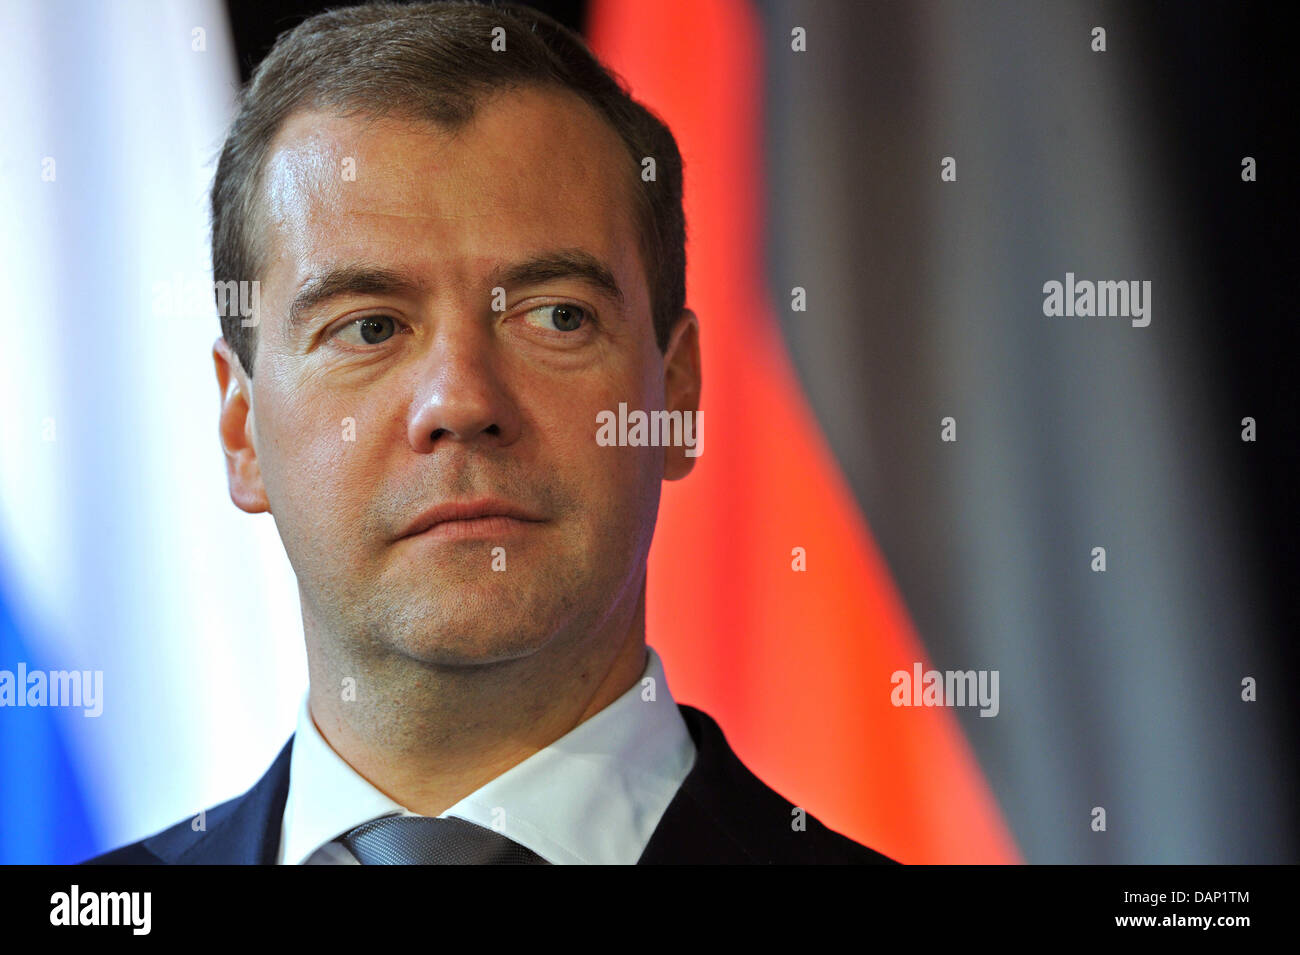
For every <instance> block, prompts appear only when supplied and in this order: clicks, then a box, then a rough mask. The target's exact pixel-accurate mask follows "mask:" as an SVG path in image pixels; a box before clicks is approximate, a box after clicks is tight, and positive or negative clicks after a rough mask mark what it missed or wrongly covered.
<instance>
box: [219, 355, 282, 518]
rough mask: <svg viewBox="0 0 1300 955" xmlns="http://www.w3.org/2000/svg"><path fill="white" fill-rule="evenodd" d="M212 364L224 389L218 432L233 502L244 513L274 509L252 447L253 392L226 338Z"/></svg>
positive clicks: (255, 451) (222, 391)
mask: <svg viewBox="0 0 1300 955" xmlns="http://www.w3.org/2000/svg"><path fill="white" fill-rule="evenodd" d="M212 360H213V362H214V363H215V364H216V366H217V385H218V387H219V388H220V389H221V414H220V416H219V418H218V424H217V430H218V433H219V434H220V436H221V450H222V451H223V452H225V455H226V478H227V480H228V482H229V484H230V499H231V500H232V501H234V502H235V506H236V507H238V508H239V509H240V510H241V511H247V512H248V513H250V514H259V513H262V512H263V511H269V510H270V509H271V505H270V502H269V501H267V499H266V488H265V487H263V486H262V469H261V467H260V466H259V465H258V463H257V448H256V447H254V445H253V411H252V408H250V407H249V398H250V397H251V395H252V389H251V387H250V382H249V380H248V376H247V375H245V374H244V367H243V365H242V364H240V361H239V357H238V356H237V355H236V354H235V353H234V352H233V351H231V348H230V346H229V345H228V344H227V343H226V340H225V339H224V338H220V337H219V338H217V340H216V342H215V343H213V345H212Z"/></svg>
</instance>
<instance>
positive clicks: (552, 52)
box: [212, 2, 686, 376]
mask: <svg viewBox="0 0 1300 955" xmlns="http://www.w3.org/2000/svg"><path fill="white" fill-rule="evenodd" d="M498 27H500V28H503V29H504V31H505V39H506V48H505V49H506V52H496V51H494V50H493V49H492V40H493V38H494V36H499V35H500V34H497V33H494V31H495V30H496V28H498ZM528 86H548V87H559V88H562V89H567V90H571V91H572V92H574V93H576V94H578V95H579V96H581V97H582V98H583V99H584V100H586V101H587V102H588V103H590V104H591V105H592V106H593V107H595V108H596V110H597V111H598V112H599V113H600V114H601V115H602V116H603V117H604V118H605V119H606V120H607V121H608V122H609V124H610V125H611V126H612V127H613V128H614V129H615V130H616V131H617V132H618V134H619V136H620V138H621V139H622V140H623V142H624V144H625V145H626V146H627V150H628V154H629V167H628V168H629V170H630V171H631V172H634V173H635V174H636V180H635V181H636V182H638V183H640V184H641V185H642V186H643V187H644V188H641V189H638V190H636V199H635V200H634V205H635V209H636V219H637V225H638V228H639V233H640V250H641V256H642V260H643V262H644V265H645V269H646V281H647V285H648V288H649V292H650V302H651V312H652V317H653V321H654V329H655V339H656V341H657V342H658V345H659V350H660V351H661V352H662V351H664V350H665V349H666V348H667V345H668V336H669V333H670V331H671V329H672V326H673V324H674V322H675V321H676V319H677V316H678V315H679V314H680V313H681V311H682V309H683V308H685V304H686V217H685V213H684V212H683V209H682V157H681V153H680V152H679V151H678V149H677V143H676V141H675V140H674V139H673V135H672V133H671V132H670V131H669V129H668V127H667V126H666V125H665V124H664V123H663V122H662V121H661V120H660V119H659V118H658V117H656V116H655V115H654V114H653V113H652V112H650V110H648V109H646V107H644V106H642V105H641V104H640V103H638V102H637V101H636V100H634V99H633V98H632V97H631V95H630V94H629V93H628V91H627V89H626V88H625V85H624V83H623V81H622V80H621V79H620V78H619V77H618V76H617V75H615V74H613V73H611V72H610V71H609V70H607V69H605V67H604V66H602V65H601V64H600V62H599V61H598V60H597V59H596V58H595V57H594V56H593V55H592V54H591V51H590V50H588V49H587V47H586V45H585V44H584V43H583V42H582V40H581V39H580V38H579V37H578V36H577V35H576V34H574V33H573V32H572V31H570V30H568V29H567V28H565V27H564V26H562V25H561V24H559V23H557V22H555V21H554V20H553V19H551V18H550V17H548V16H546V15H545V14H543V13H541V12H539V11H537V10H533V9H530V8H528V7H523V6H517V5H514V4H504V5H500V6H484V5H481V4H479V3H472V2H455V3H419V4H412V5H409V6H406V5H398V4H393V3H375V4H368V5H364V6H356V7H345V8H343V9H338V10H330V11H327V12H325V13H321V14H317V15H316V16H314V17H312V18H310V19H308V20H305V21H303V22H302V23H301V24H299V25H298V26H297V27H295V28H294V29H292V30H290V31H288V32H287V33H284V34H283V35H281V36H280V37H279V38H278V39H277V40H276V42H275V46H274V47H272V48H271V52H270V53H268V54H267V56H266V58H265V59H264V60H263V61H262V63H261V64H260V65H259V66H258V68H257V70H256V72H254V74H253V76H252V78H251V79H250V80H249V82H248V85H247V86H246V87H245V88H244V90H243V93H242V94H241V97H240V102H239V112H238V115H237V116H236V117H235V121H234V123H233V124H232V126H231V128H230V132H229V134H228V135H227V137H226V141H225V145H224V146H223V147H222V150H221V157H220V159H219V161H218V163H217V172H216V177H215V179H214V180H213V183H212V273H213V279H214V281H215V282H216V283H217V286H216V288H217V290H218V305H220V297H221V296H220V290H221V289H222V287H223V285H225V283H228V282H239V281H248V280H251V279H255V278H256V277H257V276H258V275H259V274H260V271H261V268H262V264H263V261H264V259H263V255H262V253H263V251H264V250H263V248H262V242H261V237H260V235H259V234H258V233H257V230H256V228H255V226H256V223H257V222H258V221H259V211H260V210H259V202H260V192H261V185H262V175H263V169H264V166H265V162H266V157H267V154H268V153H269V151H270V146H271V143H272V141H273V140H274V138H275V136H276V134H277V133H278V132H279V130H280V128H281V127H282V125H283V124H284V122H285V120H286V119H287V118H288V117H289V116H290V115H291V114H292V113H294V112H296V111H298V110H302V109H332V110H336V111H340V112H342V113H344V114H345V115H351V114H354V113H359V114H363V115H368V116H383V115H389V114H409V115H413V116H416V117H418V118H421V119H427V120H430V121H433V122H436V123H438V124H439V125H441V126H443V127H446V128H449V129H453V130H454V129H456V128H458V127H460V126H462V125H464V124H465V123H467V122H469V121H470V120H471V119H472V118H473V116H474V113H475V110H476V109H477V107H478V105H479V103H480V102H481V101H482V100H483V98H484V97H485V96H486V95H487V94H489V93H494V92H497V91H500V90H505V89H514V88H521V87H528ZM645 157H652V158H653V159H654V164H655V176H654V178H653V181H649V182H644V181H642V180H643V177H642V176H641V175H640V173H641V165H642V162H643V159H644V158H645ZM226 287H233V286H226ZM219 311H220V312H221V313H222V314H221V332H222V335H223V336H224V337H225V339H226V341H227V342H228V343H229V344H230V347H231V348H232V350H233V351H234V352H235V354H236V355H238V356H239V360H240V363H241V364H242V365H243V367H244V370H245V372H247V373H248V374H249V375H250V376H251V375H252V373H253V354H254V352H255V350H256V348H255V345H256V341H255V338H254V335H253V333H254V332H255V330H256V329H255V328H254V327H245V326H244V325H243V323H242V321H241V317H240V315H239V314H238V312H237V311H236V312H234V313H231V312H230V310H229V309H220V308H219Z"/></svg>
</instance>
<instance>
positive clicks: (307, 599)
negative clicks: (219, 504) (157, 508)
mask: <svg viewBox="0 0 1300 955" xmlns="http://www.w3.org/2000/svg"><path fill="white" fill-rule="evenodd" d="M635 168H636V167H635V163H634V162H633V161H632V159H631V157H629V156H628V155H627V152H626V150H625V148H624V147H623V145H622V143H621V141H620V140H619V138H618V136H617V134H616V133H615V132H614V131H613V130H612V129H611V128H609V127H608V126H607V125H606V124H605V123H604V122H603V121H602V120H601V118H600V117H599V115H598V114H597V113H596V112H595V111H594V110H592V109H591V108H590V107H589V106H587V105H586V104H585V103H584V102H583V101H582V100H581V99H579V98H578V97H576V96H573V95H571V94H568V93H565V92H559V91H551V90H542V89H531V90H524V91H516V92H510V93H506V94H502V95H499V96H497V97H496V98H493V99H490V100H487V101H485V102H484V103H483V104H481V106H480V109H479V112H478V114H477V116H476V117H475V119H474V120H473V121H472V122H471V123H470V124H469V125H468V126H466V127H464V128H462V129H460V130H459V131H457V132H455V133H449V132H447V131H445V130H443V129H442V128H440V127H438V126H436V125H433V124H430V123H426V122H422V121H417V120H406V119H397V118H393V119H378V120H375V119H365V118H344V117H340V116H336V115H333V114H325V113H299V114H296V115H294V116H292V117H291V118H290V119H289V120H288V121H287V122H286V124H285V126H284V128H283V129H282V130H281V131H280V134H279V135H278V136H277V138H276V141H275V143H274V146H273V150H272V152H271V155H270V156H269V158H268V161H267V165H266V169H265V177H264V187H263V193H262V199H263V207H262V208H263V210H264V214H263V223H262V228H264V230H265V231H264V233H263V235H264V237H265V239H266V245H265V249H266V257H265V260H264V268H263V272H262V274H261V276H260V278H261V282H262V287H261V310H260V313H259V323H260V324H259V326H258V328H257V336H258V345H257V353H256V359H255V362H254V370H255V377H254V379H252V381H251V382H249V381H248V380H247V379H245V378H244V377H243V375H242V372H238V371H237V370H236V371H235V372H234V373H233V374H232V373H231V372H229V371H227V372H225V373H224V374H222V369H221V366H222V359H221V357H220V355H221V354H225V355H227V357H228V351H226V350H224V347H223V346H224V343H222V342H218V352H219V357H218V372H219V376H220V377H221V380H222V384H223V391H225V392H226V399H225V403H224V404H223V412H222V414H223V418H222V433H223V438H226V439H228V440H227V455H228V459H230V480H231V493H232V497H234V499H235V500H236V503H238V504H239V505H240V506H241V507H243V508H245V509H246V510H266V509H269V510H270V511H271V512H272V514H273V515H274V518H275V521H276V525H277V527H278V529H279V532H280V536H281V538H282V540H283V542H284V546H285V549H286V551H287V553H288V556H289V559H290V562H291V563H292V565H293V567H294V570H295V572H296V573H297V577H298V581H299V588H300V591H301V596H302V599H303V604H304V612H305V613H306V614H307V615H308V616H309V617H310V618H311V619H312V620H314V621H315V624H316V625H317V627H318V628H323V629H324V630H325V631H326V632H328V633H330V634H333V635H335V637H337V638H340V639H343V640H345V641H351V646H352V647H353V649H355V650H357V651H360V652H362V653H365V652H368V651H377V652H386V651H388V650H397V651H399V652H401V653H403V654H406V655H408V656H411V657H413V658H416V659H419V660H423V661H427V662H430V663H445V664H476V663H488V662H492V661H497V660H505V659H512V658H517V657H521V656H525V655H527V654H530V653H534V652H536V651H538V650H541V649H543V648H544V647H546V646H547V645H548V644H549V643H550V642H551V641H552V640H554V639H557V638H558V639H582V638H583V636H584V635H588V634H590V633H592V632H593V631H594V630H595V629H596V628H598V627H600V626H601V625H602V624H603V623H605V622H606V620H607V618H608V617H609V615H610V614H611V613H612V612H613V611H614V609H615V608H616V607H619V606H629V604H628V601H632V602H633V603H634V602H635V600H636V597H637V595H638V594H639V591H640V586H641V581H642V574H643V573H644V565H645V558H646V554H647V552H648V550H649V546H650V540H651V536H652V533H653V529H654V524H655V518H656V515H657V511H658V502H659V486H660V481H661V480H662V479H663V478H664V477H665V460H666V459H667V461H668V472H669V473H668V475H667V476H668V477H670V478H672V477H680V476H682V474H684V473H685V470H689V461H690V460H691V459H684V458H681V456H680V454H677V455H674V454H673V452H671V451H670V452H669V453H668V454H667V455H666V453H665V450H664V449H663V448H655V447H603V446H601V445H599V444H597V442H596V432H597V414H598V412H601V411H604V410H614V409H617V408H618V406H619V403H620V402H626V403H627V405H628V408H629V409H658V408H665V407H673V405H671V404H669V405H665V358H664V355H662V354H661V353H660V352H659V349H658V348H657V346H656V343H655V336H654V331H653V326H652V321H651V313H650V297H649V292H648V289H647V286H646V279H645V272H644V268H643V263H642V260H641V257H640V254H639V251H638V244H637V228H636V224H635V220H634V217H633V205H632V198H633V193H632V190H633V189H635V188H638V187H640V183H639V182H638V179H637V176H636V175H635ZM584 267H589V268H585V270H584ZM598 270H603V271H604V273H605V275H604V277H603V278H604V281H605V282H610V281H612V283H614V284H616V286H617V289H618V290H620V291H621V296H622V300H621V301H620V300H619V295H618V294H617V292H616V291H615V290H614V289H611V288H607V287H604V284H603V283H602V276H601V275H600V274H598ZM686 315H687V321H686V323H685V324H686V325H689V326H691V329H692V331H691V333H690V334H689V335H684V336H683V335H678V336H675V338H674V346H673V349H670V355H671V353H672V350H675V349H676V343H677V341H678V339H682V340H683V341H686V340H687V339H689V349H683V351H685V350H693V349H694V348H695V347H696V346H695V339H694V333H693V326H694V319H693V317H692V316H690V315H689V313H686ZM682 327H683V326H680V325H679V329H678V330H679V331H680V330H681V328H682ZM696 367H697V359H696ZM676 377H677V376H675V375H670V386H669V391H677V390H678V389H677V388H676V386H674V385H672V384H671V380H675V378H676ZM235 380H238V381H239V382H243V383H244V387H245V389H246V390H250V393H251V396H252V398H251V401H249V402H248V405H249V407H248V408H247V414H246V415H243V413H242V412H240V410H239V408H238V407H237V405H238V400H234V401H232V400H231V399H230V397H229V396H230V389H229V387H228V385H229V384H230V383H232V382H234V381H235ZM687 390H688V391H689V389H687ZM669 397H670V399H671V397H672V396H671V395H670V396H669ZM677 407H681V405H677ZM245 418H246V420H245ZM241 433H242V434H243V435H246V436H247V439H248V440H247V443H248V447H247V448H245V449H244V450H243V451H242V452H240V451H238V450H236V453H235V455H233V456H232V451H231V447H232V445H233V446H235V447H236V449H237V448H238V445H239V443H240V434H241ZM241 455H242V457H241ZM683 468H684V469H683ZM488 500H490V501H495V502H498V503H502V504H504V505H505V508H506V509H507V510H513V511H514V512H515V513H516V517H515V518H514V519H512V518H509V517H495V518H490V519H480V520H462V521H454V522H450V523H444V524H441V525H439V526H437V527H435V528H434V529H433V530H431V531H429V532H426V533H420V534H408V531H410V530H412V525H413V524H414V523H415V522H416V521H417V519H418V518H419V517H420V516H421V514H422V513H424V512H426V511H428V510H429V509H430V508H434V507H437V506H440V505H445V504H449V503H452V502H460V503H465V504H468V505H474V504H476V503H479V502H483V501H488ZM499 510H501V508H498V507H497V506H495V505H489V507H488V511H499ZM520 517H525V518H528V519H519V518H520Z"/></svg>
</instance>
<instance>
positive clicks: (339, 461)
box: [259, 388, 375, 537]
mask: <svg viewBox="0 0 1300 955" xmlns="http://www.w3.org/2000/svg"><path fill="white" fill-rule="evenodd" d="M311 394H312V393H311V392H309V391H308V390H306V389H303V388H295V389H293V390H292V391H290V392H289V393H287V394H284V395H282V396H281V399H280V400H277V401H275V402H272V403H271V404H272V407H271V408H270V409H269V410H270V412H271V413H270V414H268V415H267V417H266V418H265V419H263V420H262V421H259V430H260V431H261V433H262V437H263V439H264V442H263V444H264V447H263V450H262V452H261V453H260V456H261V457H262V458H263V461H262V474H263V481H264V482H265V484H266V489H267V495H268V497H269V499H270V503H271V510H272V513H274V514H276V515H277V518H279V519H283V520H284V521H285V522H286V523H287V524H289V525H291V527H290V528H289V531H290V533H291V534H293V536H295V537H305V536H309V535H312V534H313V533H314V532H315V530H317V529H320V528H325V527H330V526H338V525H340V524H344V525H351V524H352V523H353V522H354V521H355V520H356V519H358V517H359V516H360V515H361V514H362V513H364V512H363V508H364V506H365V504H366V502H367V501H368V500H369V495H370V493H371V492H372V491H373V489H374V487H375V479H374V475H373V473H372V472H373V470H374V469H373V468H369V467H367V462H368V460H369V459H368V458H367V456H366V451H365V449H366V447H367V436H368V435H371V434H373V431H374V428H373V427H372V426H371V423H370V422H368V421H366V420H364V419H363V418H361V417H359V416H358V415H359V410H358V409H357V408H354V407H344V406H343V405H342V403H340V402H338V401H337V400H333V401H331V400H328V399H317V398H313V397H310V395H311ZM268 419H269V420H268Z"/></svg>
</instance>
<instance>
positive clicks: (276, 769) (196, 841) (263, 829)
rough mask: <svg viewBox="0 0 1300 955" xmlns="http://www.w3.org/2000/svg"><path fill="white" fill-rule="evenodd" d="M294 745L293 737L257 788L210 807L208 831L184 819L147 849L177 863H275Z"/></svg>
mask: <svg viewBox="0 0 1300 955" xmlns="http://www.w3.org/2000/svg"><path fill="white" fill-rule="evenodd" d="M292 750H293V737H292V736H291V737H289V741H288V742H287V743H285V744H284V748H283V749H281V750H280V755H279V756H277V757H276V758H275V762H273V763H272V764H271V768H270V769H268V770H267V772H266V774H265V775H264V776H263V777H262V778H261V779H259V780H258V781H257V783H256V784H255V785H254V786H253V788H252V789H250V790H249V791H248V792H246V793H244V795H242V796H239V797H237V798H235V799H232V800H230V801H229V802H225V803H222V804H221V805H220V806H217V807H216V808H215V809H212V810H211V811H209V812H208V814H207V819H206V820H205V830H204V831H195V830H194V829H193V825H192V824H184V823H183V824H181V825H180V826H176V827H173V828H172V829H169V830H167V831H165V832H162V833H159V834H158V835H157V836H155V837H153V838H152V839H149V840H148V841H146V843H145V848H146V849H148V850H149V851H150V852H152V853H154V854H155V855H157V856H158V857H159V858H160V859H162V861H163V862H165V863H168V864H172V865H275V862H276V855H277V854H278V852H279V849H280V823H281V820H282V818H283V816H284V804H285V800H286V799H287V798H288V795H289V756H290V753H291V752H292Z"/></svg>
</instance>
